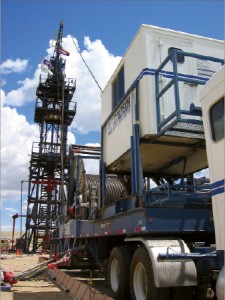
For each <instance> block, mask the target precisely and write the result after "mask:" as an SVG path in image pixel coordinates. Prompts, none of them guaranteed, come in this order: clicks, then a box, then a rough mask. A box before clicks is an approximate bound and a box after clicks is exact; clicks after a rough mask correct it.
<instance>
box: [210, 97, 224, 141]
mask: <svg viewBox="0 0 225 300" xmlns="http://www.w3.org/2000/svg"><path fill="white" fill-rule="evenodd" d="M210 124H211V131H212V139H213V140H214V141H215V142H217V141H219V140H221V139H222V138H223V137H224V97H223V98H221V99H220V100H219V101H217V102H216V103H215V104H214V105H213V106H212V107H211V109H210Z"/></svg>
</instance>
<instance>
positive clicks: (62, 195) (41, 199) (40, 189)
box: [25, 22, 76, 252]
mask: <svg viewBox="0 0 225 300" xmlns="http://www.w3.org/2000/svg"><path fill="white" fill-rule="evenodd" d="M62 36H63V23H62V22H61V23H60V27H59V31H58V36H57V41H56V44H55V48H54V53H53V56H52V57H51V58H50V61H47V60H43V62H42V65H47V73H43V72H42V73H41V75H40V81H39V85H38V87H37V91H36V95H37V100H36V107H35V116H34V121H35V122H36V123H38V125H39V127H40V141H39V143H34V144H33V149H32V154H31V161H30V176H29V190H28V204H27V215H28V217H27V221H26V247H25V248H26V251H28V250H29V248H31V246H30V245H31V240H33V243H32V251H33V252H35V251H36V250H37V249H38V248H39V247H40V245H41V244H42V245H43V244H44V243H45V240H48V236H49V232H50V231H51V230H54V229H55V228H56V224H57V223H59V222H61V221H60V219H61V220H62V219H64V217H65V213H66V182H67V180H68V178H67V177H68V153H67V132H68V126H69V125H70V124H71V122H72V120H73V118H74V116H75V114H76V103H75V102H72V97H73V94H74V91H75V88H76V81H75V80H74V79H71V78H70V79H67V78H66V76H65V64H66V60H65V59H64V58H62V55H69V53H68V52H67V51H66V50H64V49H63V48H62ZM45 71H46V70H45Z"/></svg>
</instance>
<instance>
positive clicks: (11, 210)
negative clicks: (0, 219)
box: [5, 207, 18, 214]
mask: <svg viewBox="0 0 225 300" xmlns="http://www.w3.org/2000/svg"><path fill="white" fill-rule="evenodd" d="M5 210H6V211H8V212H10V213H11V214H15V213H17V212H18V211H17V209H15V208H12V207H6V208H5Z"/></svg>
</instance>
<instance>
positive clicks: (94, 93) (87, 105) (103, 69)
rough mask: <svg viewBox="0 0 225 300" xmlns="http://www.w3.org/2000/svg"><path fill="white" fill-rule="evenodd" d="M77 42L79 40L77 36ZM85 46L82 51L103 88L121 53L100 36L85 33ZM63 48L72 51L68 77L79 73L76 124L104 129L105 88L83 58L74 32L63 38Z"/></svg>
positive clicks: (81, 129)
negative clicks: (98, 38)
mask: <svg viewBox="0 0 225 300" xmlns="http://www.w3.org/2000/svg"><path fill="white" fill-rule="evenodd" d="M74 42H75V43H76V44H77V41H76V39H74ZM84 46H85V50H83V51H82V53H81V54H82V56H83V58H84V60H85V62H86V63H87V65H88V67H89V68H90V70H91V71H92V73H93V74H94V76H95V78H96V80H97V81H98V83H99V85H100V87H101V88H102V89H103V88H104V87H105V85H106V83H107V82H108V80H109V78H110V76H111V75H112V73H113V71H114V70H115V68H116V67H117V65H118V63H119V62H120V60H121V57H119V56H114V55H112V54H111V53H110V52H109V51H108V50H107V49H106V48H105V46H104V45H103V43H102V41H100V40H95V41H93V42H92V41H91V40H90V38H89V37H85V38H84ZM63 48H65V49H66V50H68V51H69V52H70V56H68V57H66V59H67V64H66V74H67V77H68V78H70V77H71V78H74V77H75V78H76V80H77V88H76V91H75V95H74V100H75V101H77V115H76V116H75V118H74V121H73V124H72V127H74V128H76V129H77V130H78V131H79V132H80V133H88V132H89V131H92V130H93V131H96V130H100V112H101V91H100V89H99V88H98V86H97V84H96V82H95V81H94V79H93V78H92V76H91V74H90V72H89V71H88V69H87V67H86V66H85V64H84V62H83V61H82V59H81V58H80V55H79V53H78V52H77V50H76V48H75V46H74V44H73V41H72V38H71V36H67V37H66V38H64V39H63ZM78 48H79V45H78Z"/></svg>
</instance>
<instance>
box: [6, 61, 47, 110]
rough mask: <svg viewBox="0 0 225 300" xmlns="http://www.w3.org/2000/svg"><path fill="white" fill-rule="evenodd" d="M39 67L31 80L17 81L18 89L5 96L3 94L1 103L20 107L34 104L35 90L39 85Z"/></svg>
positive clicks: (39, 66)
mask: <svg viewBox="0 0 225 300" xmlns="http://www.w3.org/2000/svg"><path fill="white" fill-rule="evenodd" d="M40 68H41V65H38V68H37V70H36V71H35V73H34V76H33V78H32V79H30V78H26V79H24V80H21V81H18V84H19V85H20V87H19V88H18V89H16V90H12V91H10V92H8V93H7V94H6V93H4V98H3V103H2V104H4V105H9V106H22V105H25V104H26V103H27V102H34V101H35V99H36V89H37V86H38V83H39V76H40Z"/></svg>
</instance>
